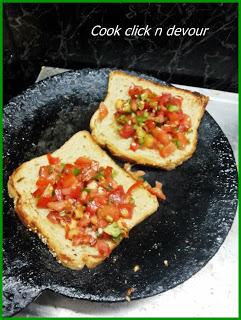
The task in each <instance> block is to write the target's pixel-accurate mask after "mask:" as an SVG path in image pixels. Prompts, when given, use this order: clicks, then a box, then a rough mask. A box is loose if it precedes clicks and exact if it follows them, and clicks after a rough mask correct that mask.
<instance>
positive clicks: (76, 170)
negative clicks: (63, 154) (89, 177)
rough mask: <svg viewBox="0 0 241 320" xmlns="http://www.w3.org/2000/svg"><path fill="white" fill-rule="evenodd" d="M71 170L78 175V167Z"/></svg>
mask: <svg viewBox="0 0 241 320" xmlns="http://www.w3.org/2000/svg"><path fill="white" fill-rule="evenodd" d="M72 172H73V174H74V175H75V176H78V175H79V174H80V169H78V168H74V169H73V171H72Z"/></svg>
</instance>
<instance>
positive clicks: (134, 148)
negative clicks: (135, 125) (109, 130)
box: [130, 142, 140, 151]
mask: <svg viewBox="0 0 241 320" xmlns="http://www.w3.org/2000/svg"><path fill="white" fill-rule="evenodd" d="M139 147H140V145H139V144H138V143H137V142H132V143H131V144H130V149H131V150H132V151H136V150H137V149H139Z"/></svg>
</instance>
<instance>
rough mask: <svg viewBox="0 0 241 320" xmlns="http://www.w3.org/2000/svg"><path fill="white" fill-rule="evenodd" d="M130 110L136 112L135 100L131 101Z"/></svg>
mask: <svg viewBox="0 0 241 320" xmlns="http://www.w3.org/2000/svg"><path fill="white" fill-rule="evenodd" d="M131 110H133V111H136V110H137V101H136V99H132V100H131Z"/></svg>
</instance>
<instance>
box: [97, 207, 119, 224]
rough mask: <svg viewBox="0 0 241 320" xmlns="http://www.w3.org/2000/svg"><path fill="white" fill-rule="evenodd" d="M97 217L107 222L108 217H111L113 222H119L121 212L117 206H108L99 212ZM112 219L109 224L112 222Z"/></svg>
mask: <svg viewBox="0 0 241 320" xmlns="http://www.w3.org/2000/svg"><path fill="white" fill-rule="evenodd" d="M97 215H98V217H100V218H102V219H105V220H107V221H108V217H111V219H112V221H117V220H118V219H119V218H120V211H119V209H118V208H117V207H116V206H114V205H111V204H107V205H105V206H103V207H101V208H100V209H99V210H98V212H97ZM111 219H109V221H108V222H112V221H111Z"/></svg>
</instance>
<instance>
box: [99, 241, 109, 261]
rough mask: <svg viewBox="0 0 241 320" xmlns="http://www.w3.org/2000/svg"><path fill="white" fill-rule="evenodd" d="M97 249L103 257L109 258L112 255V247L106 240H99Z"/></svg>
mask: <svg viewBox="0 0 241 320" xmlns="http://www.w3.org/2000/svg"><path fill="white" fill-rule="evenodd" d="M96 247H97V250H98V251H99V254H100V255H101V256H104V257H108V256H109V255H110V247H109V245H108V243H106V241H105V240H101V239H98V240H97V243H96Z"/></svg>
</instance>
